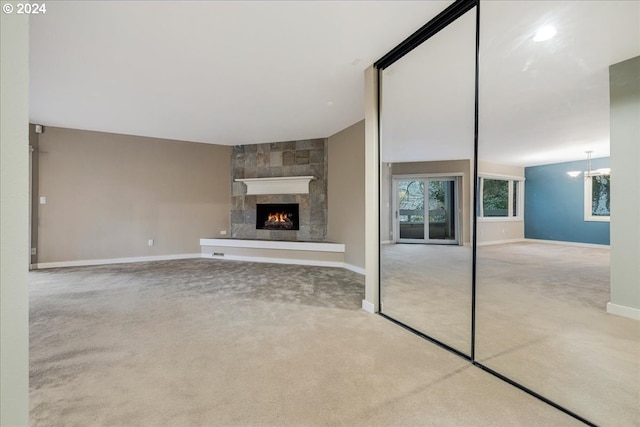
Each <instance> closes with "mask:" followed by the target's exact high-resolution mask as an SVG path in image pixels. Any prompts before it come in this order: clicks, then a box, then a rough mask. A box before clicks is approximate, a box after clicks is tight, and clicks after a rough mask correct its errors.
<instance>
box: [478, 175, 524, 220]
mask: <svg viewBox="0 0 640 427" xmlns="http://www.w3.org/2000/svg"><path fill="white" fill-rule="evenodd" d="M523 184H524V181H523V180H522V179H521V178H498V177H488V176H486V177H480V178H478V186H479V191H478V193H479V194H480V197H479V200H478V202H479V205H480V206H479V209H478V217H479V218H493V219H520V218H522V194H523V191H522V188H523V187H522V186H523Z"/></svg>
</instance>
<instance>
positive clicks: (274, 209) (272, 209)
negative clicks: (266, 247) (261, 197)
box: [256, 203, 300, 230]
mask: <svg viewBox="0 0 640 427" xmlns="http://www.w3.org/2000/svg"><path fill="white" fill-rule="evenodd" d="M298 213H299V212H298V204H297V203H258V204H257V205H256V228H257V229H258V230H299V229H300V219H299V217H298Z"/></svg>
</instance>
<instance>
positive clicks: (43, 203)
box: [40, 196, 47, 205]
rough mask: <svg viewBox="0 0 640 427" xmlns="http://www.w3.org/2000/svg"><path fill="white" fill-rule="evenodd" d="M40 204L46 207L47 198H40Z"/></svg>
mask: <svg viewBox="0 0 640 427" xmlns="http://www.w3.org/2000/svg"><path fill="white" fill-rule="evenodd" d="M40 204H41V205H46V204H47V198H46V197H45V196H40Z"/></svg>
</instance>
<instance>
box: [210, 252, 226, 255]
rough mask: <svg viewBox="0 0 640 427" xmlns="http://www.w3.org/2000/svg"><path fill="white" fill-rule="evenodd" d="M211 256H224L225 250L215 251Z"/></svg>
mask: <svg viewBox="0 0 640 427" xmlns="http://www.w3.org/2000/svg"><path fill="white" fill-rule="evenodd" d="M211 256H224V253H223V252H214V253H213V255H211Z"/></svg>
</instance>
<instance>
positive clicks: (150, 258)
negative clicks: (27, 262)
mask: <svg viewBox="0 0 640 427" xmlns="http://www.w3.org/2000/svg"><path fill="white" fill-rule="evenodd" d="M190 258H200V254H173V255H154V256H142V257H127V258H110V259H80V260H75V261H59V262H39V263H37V264H35V265H36V269H38V270H40V269H46V268H59V267H84V266H88V265H107V264H127V263H131V262H147V261H169V260H172V259H190Z"/></svg>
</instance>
